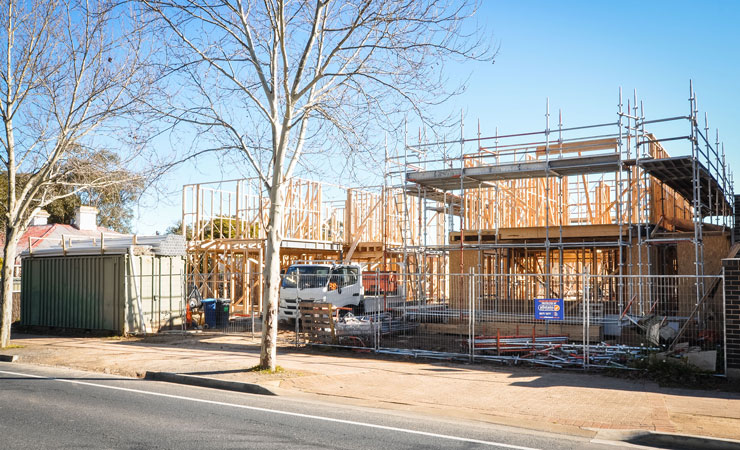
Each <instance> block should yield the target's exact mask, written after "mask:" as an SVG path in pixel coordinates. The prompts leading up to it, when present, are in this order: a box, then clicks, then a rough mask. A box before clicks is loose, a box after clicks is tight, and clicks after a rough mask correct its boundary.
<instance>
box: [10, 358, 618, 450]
mask: <svg viewBox="0 0 740 450" xmlns="http://www.w3.org/2000/svg"><path fill="white" fill-rule="evenodd" d="M0 447H2V448H4V449H16V448H17V449H34V448H38V449H52V448H75V449H84V448H96V449H98V448H126V449H149V448H177V449H184V448H197V449H208V448H214V449H216V448H218V449H227V448H249V449H261V448H270V449H312V448H321V449H382V450H391V449H393V450H395V449H407V448H417V449H422V448H423V449H431V448H439V449H475V448H503V449H506V448H508V449H530V448H535V449H566V448H568V449H580V448H589V449H593V448H604V449H607V448H608V449H614V448H615V447H614V446H613V445H604V444H597V443H595V442H591V441H589V440H588V439H586V438H579V437H567V436H562V435H554V434H552V435H551V434H546V433H535V432H530V431H525V430H520V429H514V428H508V427H500V426H493V425H489V424H481V423H478V422H473V421H470V422H466V421H459V420H442V419H437V418H430V417H427V416H421V415H407V414H403V413H401V412H398V411H384V410H380V409H371V408H362V407H351V406H343V405H342V406H338V405H335V404H331V403H326V402H320V401H314V400H310V401H309V400H306V399H298V398H291V397H286V396H278V397H272V396H260V395H250V394H241V393H234V392H226V391H218V390H210V389H203V388H194V387H188V386H181V385H174V384H167V383H161V382H155V381H146V380H139V379H131V378H122V377H115V376H105V375H101V374H95V373H89V372H80V371H73V370H68V369H61V368H45V367H38V366H29V365H21V364H10V363H0Z"/></svg>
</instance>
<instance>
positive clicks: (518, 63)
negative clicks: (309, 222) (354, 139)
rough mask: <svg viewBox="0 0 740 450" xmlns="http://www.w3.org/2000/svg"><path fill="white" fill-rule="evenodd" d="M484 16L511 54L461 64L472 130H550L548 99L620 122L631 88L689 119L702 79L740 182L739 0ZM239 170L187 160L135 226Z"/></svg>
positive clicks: (569, 121) (580, 119) (574, 120)
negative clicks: (185, 192)
mask: <svg viewBox="0 0 740 450" xmlns="http://www.w3.org/2000/svg"><path fill="white" fill-rule="evenodd" d="M477 20H478V21H479V23H481V24H483V25H484V26H485V27H486V28H487V29H488V31H489V32H490V33H492V35H493V39H494V40H495V43H496V44H497V45H499V46H500V51H499V54H498V57H497V58H496V62H495V64H485V63H469V64H463V65H458V66H456V67H453V68H451V72H450V77H451V79H452V80H455V79H458V80H459V79H464V78H465V77H467V76H469V77H470V78H469V82H468V89H467V91H466V92H465V93H464V94H463V95H461V96H460V97H458V98H455V99H454V100H453V101H451V102H450V103H449V104H448V105H447V106H446V107H445V108H444V111H460V110H462V111H463V114H464V115H465V117H466V119H465V120H466V129H469V130H471V131H473V129H474V128H475V126H476V122H477V120H478V119H480V122H481V128H482V130H483V133H484V134H493V132H494V130H495V127H498V129H499V132H500V133H516V132H523V131H534V130H540V129H543V128H544V121H545V118H544V114H545V101H546V98H548V97H549V99H550V110H551V114H552V115H553V118H554V119H553V121H552V122H551V123H552V124H556V122H557V111H558V109H562V111H563V122H564V125H565V126H578V125H585V124H591V123H602V122H611V121H616V118H617V115H616V112H617V101H618V89H619V87H620V86H621V87H622V88H623V90H624V92H625V102H626V97H627V96H629V97H631V96H632V92H633V89H636V90H637V95H638V98H639V99H640V100H642V101H643V102H644V106H645V111H646V115H647V116H650V117H666V116H676V115H683V114H688V111H689V104H688V100H687V99H688V90H689V80H690V79H693V81H694V86H695V89H696V92H697V98H698V107H699V110H700V114H701V117H703V112H704V111H707V112H708V114H709V125H710V129H711V130H714V129H715V128H719V131H720V139H721V141H723V142H724V143H725V150H726V152H727V163H728V166H730V167H731V168H732V169H733V171H736V172H738V175H739V177H738V178H740V170H738V169H740V149H738V146H739V145H740V127H738V125H740V122H739V121H740V115H739V114H738V108H739V107H740V87H739V86H738V83H740V27H738V26H737V24H738V23H740V2H730V1H726V2H707V3H699V2H677V1H672V2H667V1H666V2H663V1H661V2H657V1H656V2H652V1H651V2H630V1H622V2H567V1H564V2H545V1H542V2H523V1H484V3H483V5H482V8H481V10H480V12H479V15H478V17H477ZM444 111H441V112H444ZM702 123H703V119H702ZM687 131H688V130H687ZM466 134H468V133H466ZM710 135H711V136H712V137H713V136H714V131H712V132H711V133H710ZM670 150H671V149H670V147H669V151H670ZM674 153H683V152H682V151H680V150H679V151H674ZM240 175H247V176H248V175H249V174H247V173H242V174H240V173H239V169H235V168H233V167H231V166H227V165H224V164H222V163H221V162H219V161H217V160H216V159H215V158H214V157H210V158H209V159H204V160H201V161H199V162H198V163H197V165H193V164H187V165H183V166H181V167H180V168H178V169H177V170H175V171H174V172H173V173H171V174H170V175H169V176H168V177H167V180H166V183H167V187H168V190H170V191H171V193H170V194H167V195H159V196H158V197H157V198H154V197H153V196H152V195H149V196H147V198H145V199H144V200H143V201H142V203H141V206H140V208H138V211H137V216H138V217H137V219H136V221H135V228H136V231H137V232H138V233H141V234H151V233H154V232H155V231H164V229H165V228H167V226H169V225H171V224H173V223H174V222H176V221H177V220H178V219H179V217H180V211H181V205H180V198H181V194H180V190H181V187H182V185H183V184H186V183H196V182H205V181H217V180H218V179H221V178H222V177H224V178H234V177H239V176H240ZM330 181H331V180H330ZM333 181H335V182H338V180H333ZM152 211H156V214H153V213H152Z"/></svg>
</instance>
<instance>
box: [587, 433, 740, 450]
mask: <svg viewBox="0 0 740 450" xmlns="http://www.w3.org/2000/svg"><path fill="white" fill-rule="evenodd" d="M594 431H597V433H596V436H595V437H594V439H592V440H591V442H593V443H614V442H624V443H626V444H631V445H634V446H639V447H643V448H644V447H652V448H670V449H675V450H684V449H685V450H694V449H697V448H701V449H704V450H740V441H736V440H732V439H722V438H714V437H706V436H691V435H687V434H673V433H661V432H657V431H644V430H602V429H594Z"/></svg>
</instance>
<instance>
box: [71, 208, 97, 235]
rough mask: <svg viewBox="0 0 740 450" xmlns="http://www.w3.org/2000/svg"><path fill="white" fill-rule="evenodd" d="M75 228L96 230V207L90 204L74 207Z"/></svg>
mask: <svg viewBox="0 0 740 450" xmlns="http://www.w3.org/2000/svg"><path fill="white" fill-rule="evenodd" d="M73 225H74V226H75V228H77V229H78V230H82V231H97V230H98V209H97V208H94V207H92V206H79V207H77V209H75V220H74V224H73Z"/></svg>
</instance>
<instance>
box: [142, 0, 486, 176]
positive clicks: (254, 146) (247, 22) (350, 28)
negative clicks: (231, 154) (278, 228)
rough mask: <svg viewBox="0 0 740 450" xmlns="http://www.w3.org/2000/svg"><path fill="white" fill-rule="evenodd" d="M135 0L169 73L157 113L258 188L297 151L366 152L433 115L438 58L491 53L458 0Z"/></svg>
mask: <svg viewBox="0 0 740 450" xmlns="http://www.w3.org/2000/svg"><path fill="white" fill-rule="evenodd" d="M144 2H145V3H146V4H147V5H148V6H150V8H151V9H152V10H153V11H155V12H156V13H157V15H158V17H159V18H160V19H162V20H163V23H164V25H165V29H164V30H163V33H166V34H163V36H165V35H166V36H169V37H168V38H167V39H166V40H167V42H168V46H169V50H170V52H171V53H170V55H169V59H168V61H167V68H166V69H165V70H172V71H175V72H176V73H177V75H176V77H177V80H178V83H176V84H177V87H178V89H177V93H176V95H175V96H174V97H173V99H174V102H173V103H172V104H171V105H169V106H170V108H169V109H166V110H165V112H166V113H167V115H168V116H169V117H170V118H171V119H173V120H175V121H180V122H181V123H183V122H184V123H188V124H195V125H198V126H199V130H200V131H201V132H203V134H201V135H200V136H199V137H200V140H199V141H198V143H197V146H196V148H195V149H193V150H194V151H208V150H225V149H237V150H239V151H240V152H243V154H244V155H245V156H246V158H248V160H249V161H250V163H251V164H252V166H253V169H254V170H255V172H256V173H257V174H258V175H259V176H260V177H262V179H263V180H264V181H265V184H267V185H270V183H271V181H270V179H269V178H270V176H269V174H271V173H272V167H273V166H274V165H275V164H277V165H278V166H279V167H280V168H281V170H282V172H283V174H284V175H285V176H287V177H290V176H291V175H292V173H293V169H294V168H295V166H296V164H298V162H299V161H300V158H301V155H302V153H304V152H316V151H322V152H323V151H327V150H330V149H336V148H343V149H345V150H346V149H351V150H357V149H363V150H367V148H368V147H369V145H368V143H371V144H377V142H378V141H379V139H378V133H377V132H378V131H379V129H398V128H399V126H400V125H401V124H402V123H403V116H404V115H406V114H409V113H411V114H413V115H415V116H416V117H417V118H421V119H423V120H425V121H431V120H434V119H435V117H434V116H433V115H432V114H431V113H430V110H431V107H432V106H434V105H437V104H440V103H442V102H444V100H446V99H447V98H448V97H449V96H450V95H454V94H455V93H457V92H458V90H459V88H460V86H453V87H450V84H449V83H447V79H446V78H445V71H444V69H445V65H446V64H449V63H451V62H452V63H454V62H457V61H459V60H466V59H471V58H473V59H479V60H487V61H490V60H492V57H493V52H492V51H491V48H490V47H489V46H487V45H486V42H483V39H484V36H481V35H479V34H476V32H477V31H478V30H477V29H475V27H472V26H471V24H470V23H468V22H467V21H466V20H464V19H467V18H469V17H470V16H471V15H472V14H473V13H474V11H475V5H471V4H469V3H468V2H458V1H419V0H403V1H399V0H373V1H369V0H364V1H358V0H355V1H308V0H304V1H256V2H249V1H238V0H236V1H225V2H199V1H156V0H144ZM273 133H276V134H275V135H274V136H275V141H274V142H273ZM283 148H284V149H285V150H286V154H285V161H284V162H283V161H280V160H279V159H280V156H282V155H279V153H280V150H282V149H283ZM348 153H350V152H348ZM276 157H277V159H276Z"/></svg>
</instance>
